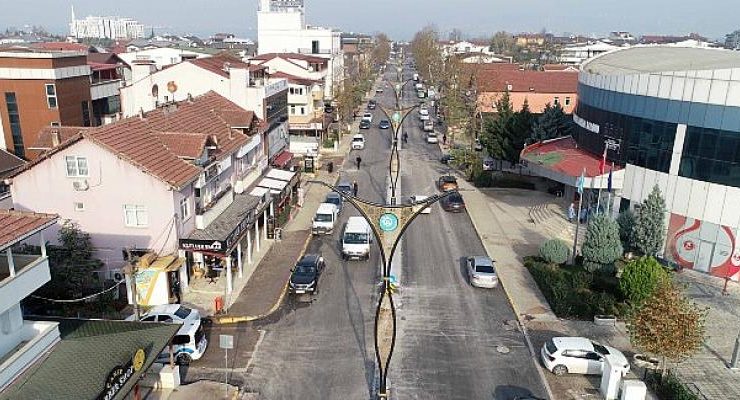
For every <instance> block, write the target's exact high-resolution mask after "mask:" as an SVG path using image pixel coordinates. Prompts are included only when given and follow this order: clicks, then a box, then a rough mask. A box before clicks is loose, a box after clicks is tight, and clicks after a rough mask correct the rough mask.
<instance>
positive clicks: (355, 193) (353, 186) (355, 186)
mask: <svg viewBox="0 0 740 400" xmlns="http://www.w3.org/2000/svg"><path fill="white" fill-rule="evenodd" d="M352 196H355V197H357V181H353V182H352Z"/></svg>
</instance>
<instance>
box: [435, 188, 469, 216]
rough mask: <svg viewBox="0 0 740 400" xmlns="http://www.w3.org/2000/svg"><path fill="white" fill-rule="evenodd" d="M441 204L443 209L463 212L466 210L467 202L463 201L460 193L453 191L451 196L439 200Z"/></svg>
mask: <svg viewBox="0 0 740 400" xmlns="http://www.w3.org/2000/svg"><path fill="white" fill-rule="evenodd" d="M439 205H440V206H442V209H443V210H445V211H449V212H463V211H465V202H464V201H463V198H462V195H461V194H460V193H452V194H451V195H449V196H446V197H443V198H442V200H440V201H439Z"/></svg>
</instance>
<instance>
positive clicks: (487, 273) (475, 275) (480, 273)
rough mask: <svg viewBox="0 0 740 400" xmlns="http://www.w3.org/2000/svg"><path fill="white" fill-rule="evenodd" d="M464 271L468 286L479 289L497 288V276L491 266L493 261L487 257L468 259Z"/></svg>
mask: <svg viewBox="0 0 740 400" xmlns="http://www.w3.org/2000/svg"><path fill="white" fill-rule="evenodd" d="M465 270H466V271H467V273H468V281H470V284H471V285H472V286H475V287H479V288H495V287H496V286H498V275H496V269H495V268H494V266H493V260H491V258H490V257H488V256H474V257H468V259H467V261H466V267H465Z"/></svg>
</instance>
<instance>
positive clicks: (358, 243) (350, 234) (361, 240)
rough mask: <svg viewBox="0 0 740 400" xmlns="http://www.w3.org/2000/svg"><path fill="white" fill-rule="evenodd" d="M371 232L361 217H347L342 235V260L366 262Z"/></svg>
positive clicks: (368, 255) (368, 256)
mask: <svg viewBox="0 0 740 400" xmlns="http://www.w3.org/2000/svg"><path fill="white" fill-rule="evenodd" d="M372 242H373V240H372V230H371V229H370V225H369V224H368V223H367V221H365V219H364V218H362V217H349V219H348V220H347V224H345V225H344V233H343V234H342V258H344V259H345V260H351V259H357V260H367V259H369V258H370V243H372Z"/></svg>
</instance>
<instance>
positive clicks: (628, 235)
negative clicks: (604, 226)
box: [617, 210, 635, 251]
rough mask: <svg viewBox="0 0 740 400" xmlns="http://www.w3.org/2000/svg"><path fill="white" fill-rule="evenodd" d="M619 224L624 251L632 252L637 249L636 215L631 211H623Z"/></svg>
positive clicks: (619, 217)
mask: <svg viewBox="0 0 740 400" xmlns="http://www.w3.org/2000/svg"><path fill="white" fill-rule="evenodd" d="M617 224H618V225H619V240H621V241H622V247H623V248H624V251H632V249H634V248H635V214H634V213H633V212H632V211H631V210H625V211H622V212H621V213H619V216H618V217H617Z"/></svg>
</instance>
